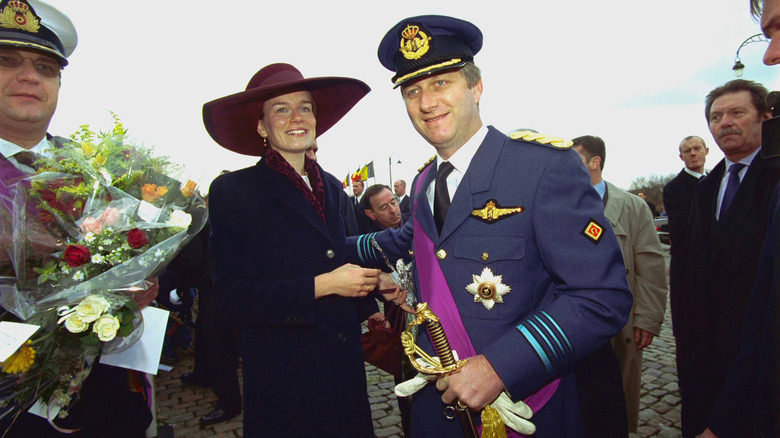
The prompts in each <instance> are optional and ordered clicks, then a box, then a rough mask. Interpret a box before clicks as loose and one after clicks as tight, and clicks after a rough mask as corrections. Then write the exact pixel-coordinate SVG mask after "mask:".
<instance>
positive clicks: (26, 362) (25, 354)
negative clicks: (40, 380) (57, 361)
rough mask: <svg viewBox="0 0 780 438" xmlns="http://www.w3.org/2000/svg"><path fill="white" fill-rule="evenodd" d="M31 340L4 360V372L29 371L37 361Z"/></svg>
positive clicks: (17, 372)
mask: <svg viewBox="0 0 780 438" xmlns="http://www.w3.org/2000/svg"><path fill="white" fill-rule="evenodd" d="M30 342H31V341H30V340H28V341H27V342H25V343H24V344H22V346H21V347H19V349H18V350H16V352H15V353H14V354H12V355H11V356H9V357H8V359H6V361H5V362H3V372H4V373H8V374H19V373H24V372H27V370H29V369H30V367H32V366H33V364H34V363H35V350H34V349H33V348H32V347H30Z"/></svg>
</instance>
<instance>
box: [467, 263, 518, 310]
mask: <svg viewBox="0 0 780 438" xmlns="http://www.w3.org/2000/svg"><path fill="white" fill-rule="evenodd" d="M472 278H473V279H474V282H473V283H471V284H469V285H468V286H466V291H468V293H470V294H471V295H474V302H475V303H482V305H483V306H485V308H486V309H488V310H490V309H492V308H493V306H495V305H496V303H502V304H503V302H504V299H503V298H502V296H503V295H506V294H508V293H509V292H511V290H512V289H511V288H510V287H509V286H507V285H505V284H504V283H502V282H501V280H502V278H501V276H500V275H493V272H492V271H491V270H490V268H485V269H483V270H482V274H481V275H472Z"/></svg>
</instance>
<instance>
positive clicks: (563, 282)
mask: <svg viewBox="0 0 780 438" xmlns="http://www.w3.org/2000/svg"><path fill="white" fill-rule="evenodd" d="M421 175H423V176H421ZM435 175H436V167H435V166H434V163H431V164H430V165H429V166H428V168H427V169H423V170H422V173H421V174H420V175H418V176H417V177H416V178H415V180H414V183H413V184H412V190H411V192H410V197H411V202H412V220H411V221H409V222H407V223H406V224H405V225H404V226H403V227H402V228H401V229H399V230H385V231H383V232H381V233H378V234H376V235H375V236H374V237H375V239H376V241H377V242H378V243H379V245H380V247H382V249H383V250H384V251H385V252H386V253H388V254H389V256H391V257H392V258H393V259H396V258H398V257H401V256H403V255H404V254H408V250H409V249H411V248H410V247H411V245H412V243H414V247H415V248H417V245H418V240H419V239H421V238H422V236H418V235H417V234H415V233H414V232H413V225H412V224H413V222H415V221H417V222H419V224H420V227H421V229H422V232H423V233H425V235H426V236H427V237H428V238H430V239H431V240H432V241H433V244H434V250H435V251H437V253H436V254H437V259H438V263H439V266H440V267H441V269H442V272H443V274H444V277H445V279H446V283H447V286H448V287H449V292H450V293H451V294H452V297H453V299H454V301H455V304H456V306H457V309H458V311H459V312H460V317H461V319H462V321H463V324H464V326H465V329H466V331H467V333H468V336H469V338H470V339H471V343H472V344H473V346H474V349H475V351H476V353H477V354H484V355H485V357H486V358H487V359H488V361H489V362H490V364H491V365H492V366H493V368H494V369H495V371H496V373H497V374H498V375H499V377H500V378H501V380H502V381H503V383H504V385H505V386H506V388H507V390H508V393H509V394H511V397H512V398H513V400H518V399H524V398H525V397H527V396H529V395H530V394H532V393H533V392H535V391H537V390H539V389H540V388H542V387H544V386H545V385H546V384H548V383H550V382H551V381H553V380H555V379H556V378H558V377H561V378H562V380H561V382H560V386H559V387H558V389H557V391H556V392H555V394H554V395H553V396H552V398H551V399H550V400H549V401H548V402H547V403H546V404H545V405H544V407H542V408H541V409H539V410H538V412H534V416H533V419H532V421H533V422H534V423H535V424H536V426H537V433H536V435H534V436H535V437H538V438H543V437H564V436H565V437H572V438H575V437H578V436H582V423H581V417H580V410H579V402H578V395H577V389H576V382H575V380H574V376H573V373H572V369H573V367H574V366H575V363H576V362H577V361H578V360H579V359H582V358H583V357H585V356H586V355H588V354H589V353H590V352H592V351H594V350H595V349H596V348H598V347H600V346H603V345H605V344H606V343H607V342H609V339H610V338H611V337H612V336H614V335H615V334H616V333H618V331H620V329H621V328H622V327H623V326H624V325H625V324H626V321H627V320H628V315H629V312H630V310H631V303H632V298H631V292H630V291H629V289H628V285H627V283H626V271H625V266H624V264H623V260H622V256H621V253H620V248H619V247H618V243H617V239H616V237H615V234H614V232H613V231H612V228H611V227H610V225H609V221H608V220H607V219H606V218H605V217H604V215H603V210H604V206H603V204H602V202H601V199H599V196H598V194H597V193H596V191H595V190H594V189H593V187H592V186H591V184H590V180H589V178H588V175H587V173H586V171H585V168H584V167H583V165H582V160H581V158H580V157H579V155H577V154H576V153H575V152H574V151H572V150H556V148H554V147H552V146H547V145H541V144H538V143H532V142H526V141H512V140H510V139H509V138H508V137H507V136H506V135H504V134H502V133H501V132H499V131H497V130H496V129H494V128H490V129H489V130H488V133H487V136H486V137H485V139H484V140H483V142H482V144H481V146H480V147H479V149H478V150H477V152H476V153H475V155H474V157H473V158H472V160H471V163H470V165H469V168H468V169H467V171H466V172H465V174H464V176H463V179H462V180H461V182H460V184H459V185H458V188H457V191H456V192H455V194H454V196H453V199H452V204H451V205H450V209H449V212H448V213H447V217H446V220H445V222H444V226H443V228H442V233H441V236H439V234H438V232H437V231H436V225H435V224H434V220H433V214H432V211H431V208H430V206H429V203H428V200H427V196H426V188H427V187H428V186H429V185H430V184H431V183H432V181H433V180H434V179H435ZM491 199H492V200H495V202H496V204H497V205H498V206H500V207H505V208H516V207H522V211H521V212H519V213H516V214H514V215H510V216H506V217H503V218H501V219H499V220H495V221H489V220H480V219H478V218H477V217H476V216H475V215H474V214H472V213H473V212H475V211H478V210H480V209H483V208H485V206H486V204H487V203H488V201H489V200H491ZM592 223H596V224H598V225H600V226H601V227H603V233H602V234H601V235H600V237H599V238H598V239H592V238H591V237H588V236H587V230H588V229H589V224H592ZM367 241H368V239H367V238H366V237H361V238H358V239H354V242H353V239H349V241H348V245H347V251H348V260H351V259H352V257H355V258H356V259H359V260H361V261H362V262H365V263H373V262H375V261H378V260H381V256H378V255H377V254H376V251H375V250H373V248H372V246H371V245H368V244H366V242H367ZM353 243H354V245H353ZM418 252H419V251H417V249H415V258H417V257H418V254H417V253H418ZM417 265H418V266H419V262H418V263H417ZM485 268H489V269H490V270H491V271H492V273H493V274H494V275H496V276H501V279H500V282H502V283H503V284H505V285H508V286H510V288H511V291H510V292H509V293H507V294H505V295H503V297H502V301H503V302H502V303H496V304H495V306H494V307H493V308H492V309H487V308H486V307H485V306H483V304H481V303H479V302H475V299H474V296H473V295H471V294H470V293H469V292H468V291H467V290H466V286H468V285H469V284H471V283H472V282H475V276H479V275H481V274H482V273H483V271H484V269H485ZM415 281H416V286H417V287H416V290H417V291H418V292H419V291H420V283H419V271H418V270H417V269H415ZM494 281H495V280H494ZM444 290H446V289H437V290H436V291H435V292H434V291H431V293H442V292H441V291H444ZM419 298H420V297H419V296H418V299H419ZM421 332H423V331H421ZM418 343H419V345H420V346H421V347H422V348H423V349H425V350H426V351H428V352H429V353H432V351H433V350H432V348H431V344H430V339H429V338H428V336H427V335H425V334H422V335H421V336H420V337H419V339H418ZM444 408H445V406H444V405H443V404H442V401H441V392H439V391H437V390H436V388H435V387H434V386H432V385H428V386H426V387H425V389H423V390H422V391H421V392H419V393H417V394H415V395H414V396H413V399H412V437H434V436H436V437H459V436H463V432H462V429H461V426H460V424H459V423H458V422H457V421H447V420H446V419H445V418H444Z"/></svg>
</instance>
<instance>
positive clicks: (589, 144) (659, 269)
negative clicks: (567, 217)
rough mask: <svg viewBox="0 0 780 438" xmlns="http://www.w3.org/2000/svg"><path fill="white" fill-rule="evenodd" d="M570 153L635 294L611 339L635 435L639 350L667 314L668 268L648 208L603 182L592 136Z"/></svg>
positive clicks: (599, 147) (599, 150) (600, 153)
mask: <svg viewBox="0 0 780 438" xmlns="http://www.w3.org/2000/svg"><path fill="white" fill-rule="evenodd" d="M573 142H574V150H576V151H577V152H578V153H579V154H580V156H581V157H582V161H583V162H584V163H585V167H587V169H588V173H589V174H590V179H591V184H593V187H594V188H595V189H596V191H597V192H598V193H599V195H600V196H601V198H602V199H603V200H604V216H606V217H607V219H609V221H610V223H611V225H612V228H613V229H614V231H615V235H616V236H617V238H618V243H619V244H620V249H621V251H622V252H623V261H624V262H625V265H626V277H627V280H628V286H629V287H630V289H631V292H632V293H633V294H634V306H633V308H632V311H631V315H630V316H629V320H628V323H627V324H626V326H625V327H623V330H621V331H620V333H618V334H617V336H615V337H614V338H612V347H613V348H614V349H615V353H616V354H617V357H618V361H619V362H620V371H621V373H622V376H623V390H624V392H625V397H626V407H627V414H628V429H629V431H630V432H636V430H637V426H638V423H639V394H640V388H639V386H640V380H641V376H642V350H643V349H644V348H645V347H647V346H648V345H650V344H651V343H652V342H653V338H654V337H655V336H657V335H658V334H659V333H660V331H661V323H662V322H663V319H664V312H665V311H666V295H667V293H668V291H669V288H668V286H667V281H666V262H665V259H664V255H663V252H662V249H661V242H660V241H659V240H658V233H657V232H656V229H655V225H654V223H653V216H652V214H651V213H650V209H649V208H648V207H647V203H645V201H643V200H642V199H641V198H639V197H638V196H635V195H632V194H631V193H628V192H626V191H625V190H622V189H619V188H618V187H615V186H614V185H612V184H610V183H608V182H606V181H604V179H603V178H602V176H601V172H602V171H603V169H604V159H605V157H606V148H605V146H604V141H603V140H602V139H601V138H599V137H595V136H590V135H587V136H583V137H578V138H575V139H574V140H573Z"/></svg>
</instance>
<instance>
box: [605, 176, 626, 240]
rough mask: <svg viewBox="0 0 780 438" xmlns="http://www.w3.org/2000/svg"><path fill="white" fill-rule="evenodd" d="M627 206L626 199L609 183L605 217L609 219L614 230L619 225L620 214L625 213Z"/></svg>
mask: <svg viewBox="0 0 780 438" xmlns="http://www.w3.org/2000/svg"><path fill="white" fill-rule="evenodd" d="M625 204H626V198H625V197H623V196H622V194H621V193H620V192H618V191H617V190H616V188H615V186H613V185H612V184H610V183H607V203H606V204H605V205H604V216H606V217H607V219H609V223H610V224H611V225H612V228H613V229H614V228H616V227H618V225H619V223H618V220H619V219H620V212H622V211H623V206H624V205H625Z"/></svg>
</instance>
